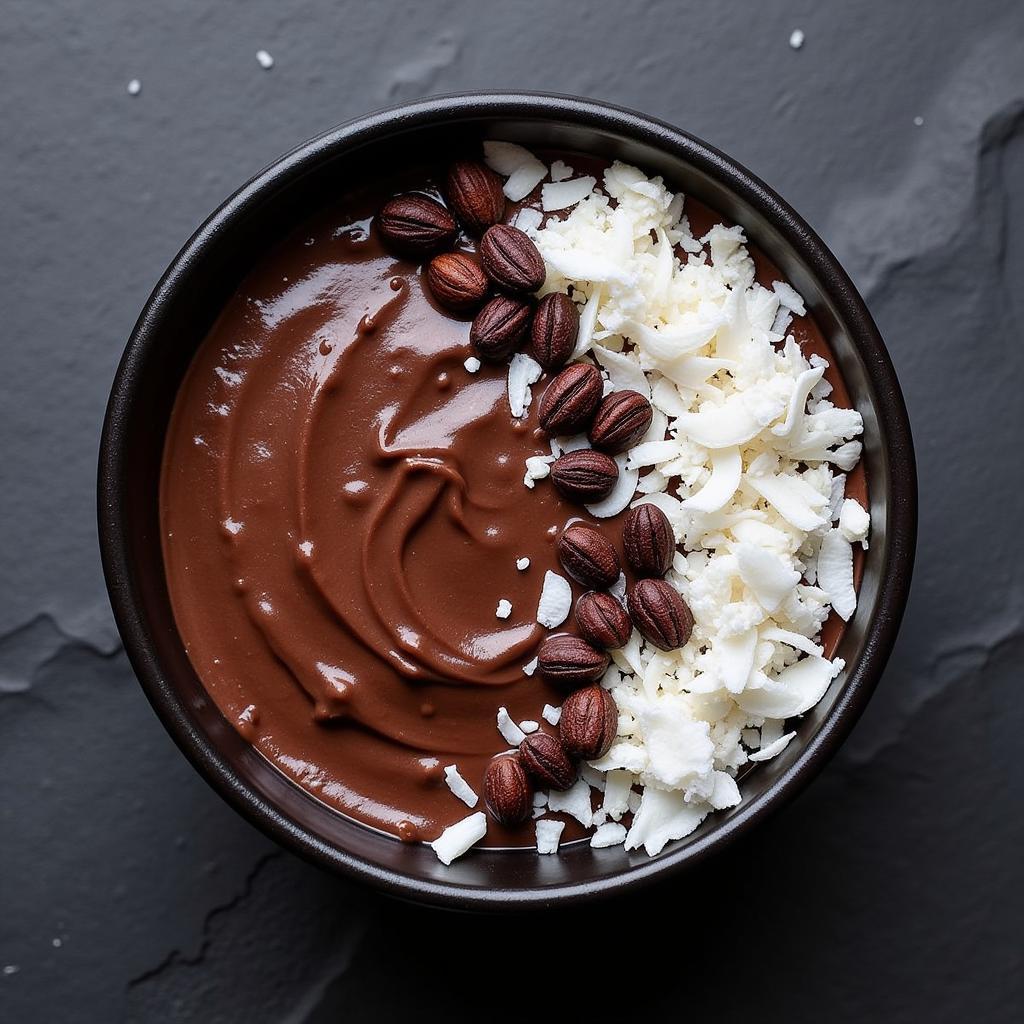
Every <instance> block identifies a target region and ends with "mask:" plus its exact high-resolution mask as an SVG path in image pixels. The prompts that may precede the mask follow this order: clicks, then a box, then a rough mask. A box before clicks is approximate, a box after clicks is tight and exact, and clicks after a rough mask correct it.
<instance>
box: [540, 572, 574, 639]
mask: <svg viewBox="0 0 1024 1024" xmlns="http://www.w3.org/2000/svg"><path fill="white" fill-rule="evenodd" d="M571 608H572V587H571V586H569V581H568V580H567V579H566V578H565V577H564V576H559V575H558V573H557V572H552V571H551V570H550V569H548V571H547V572H546V573H544V586H543V588H542V589H541V592H540V602H539V603H538V605H537V621H538V622H539V623H540V624H541V625H542V626H546V627H547V628H548V629H554V628H555V627H556V626H560V625H561V624H562V623H563V622H565V620H566V619H567V618H568V617H569V611H570V610H571Z"/></svg>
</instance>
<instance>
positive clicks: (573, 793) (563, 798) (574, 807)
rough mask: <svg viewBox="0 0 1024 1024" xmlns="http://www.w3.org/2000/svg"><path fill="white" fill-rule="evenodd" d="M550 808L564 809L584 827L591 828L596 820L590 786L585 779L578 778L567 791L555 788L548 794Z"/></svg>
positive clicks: (554, 809)
mask: <svg viewBox="0 0 1024 1024" xmlns="http://www.w3.org/2000/svg"><path fill="white" fill-rule="evenodd" d="M548 809H549V810H551V811H564V812H565V813H566V814H568V815H571V816H572V817H573V818H575V819H576V820H577V821H578V822H579V823H580V824H581V825H582V826H583V827H584V828H590V825H591V822H592V821H593V820H594V812H593V811H592V810H591V809H590V786H588V785H587V783H586V781H585V780H583V779H577V780H576V781H575V782H574V783H573V784H572V785H571V786H570V787H569V788H568V789H567V790H565V792H561V793H560V792H559V791H558V790H556V789H553V790H552V791H551V792H550V793H549V794H548Z"/></svg>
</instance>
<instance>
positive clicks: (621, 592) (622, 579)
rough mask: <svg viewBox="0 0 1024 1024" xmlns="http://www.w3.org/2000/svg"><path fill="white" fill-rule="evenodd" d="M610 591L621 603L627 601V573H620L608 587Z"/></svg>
mask: <svg viewBox="0 0 1024 1024" xmlns="http://www.w3.org/2000/svg"><path fill="white" fill-rule="evenodd" d="M608 593H609V594H611V595H612V597H614V598H615V600H616V601H618V602H619V604H625V602H626V574H625V573H624V572H620V573H619V578H618V579H617V580H616V581H615V582H614V583H613V584H612V585H611V586H610V587H609V588H608Z"/></svg>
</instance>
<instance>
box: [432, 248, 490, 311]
mask: <svg viewBox="0 0 1024 1024" xmlns="http://www.w3.org/2000/svg"><path fill="white" fill-rule="evenodd" d="M427 284H428V285H429V286H430V290H431V292H432V293H433V295H434V298H435V299H437V301H438V302H439V303H440V304H441V305H442V306H445V307H447V308H448V309H453V310H455V311H456V312H459V313H462V312H465V311H466V310H470V309H473V308H474V307H476V306H479V305H480V303H481V302H483V301H484V298H485V296H486V295H487V275H486V274H484V272H483V271H482V270H481V269H480V267H479V265H478V264H477V263H475V262H474V261H473V260H472V259H470V257H469V256H467V255H466V254H465V253H462V252H443V253H441V255H440V256H435V257H434V258H433V259H432V260H431V261H430V265H429V266H428V267H427Z"/></svg>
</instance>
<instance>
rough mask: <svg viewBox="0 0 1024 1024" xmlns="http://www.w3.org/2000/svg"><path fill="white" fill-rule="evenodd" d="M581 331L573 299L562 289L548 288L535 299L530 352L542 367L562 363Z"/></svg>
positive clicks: (551, 368) (550, 366) (552, 367)
mask: <svg viewBox="0 0 1024 1024" xmlns="http://www.w3.org/2000/svg"><path fill="white" fill-rule="evenodd" d="M579 332H580V314H579V310H577V308H576V303H575V302H573V301H572V299H570V298H569V296H568V295H566V294H565V293H564V292H550V293H549V294H548V295H545V296H544V298H542V299H541V300H540V302H538V303H537V312H536V314H535V315H534V318H533V324H532V326H531V327H530V355H532V356H533V358H534V359H536V360H537V362H538V363H540V365H541V366H543V367H544V369H545V370H557V369H558V368H559V367H561V366H564V365H565V364H566V363H567V362H568V360H569V356H571V355H572V350H573V349H574V348H575V347H576V338H577V336H578V335H579Z"/></svg>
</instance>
